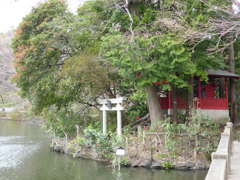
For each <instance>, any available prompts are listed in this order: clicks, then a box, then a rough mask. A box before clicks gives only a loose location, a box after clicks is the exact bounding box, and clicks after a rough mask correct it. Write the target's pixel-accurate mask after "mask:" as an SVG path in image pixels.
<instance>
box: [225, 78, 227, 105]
mask: <svg viewBox="0 0 240 180" xmlns="http://www.w3.org/2000/svg"><path fill="white" fill-rule="evenodd" d="M225 93H226V94H225V98H226V108H227V109H228V84H227V77H225Z"/></svg>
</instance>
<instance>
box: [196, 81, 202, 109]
mask: <svg viewBox="0 0 240 180" xmlns="http://www.w3.org/2000/svg"><path fill="white" fill-rule="evenodd" d="M198 98H199V103H198V106H197V107H198V108H201V79H200V77H198Z"/></svg>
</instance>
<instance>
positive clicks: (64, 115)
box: [44, 109, 79, 137]
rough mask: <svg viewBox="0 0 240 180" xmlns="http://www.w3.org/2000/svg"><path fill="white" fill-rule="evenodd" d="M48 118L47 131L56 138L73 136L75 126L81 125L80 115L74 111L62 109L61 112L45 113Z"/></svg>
mask: <svg viewBox="0 0 240 180" xmlns="http://www.w3.org/2000/svg"><path fill="white" fill-rule="evenodd" d="M44 113H45V116H46V117H47V118H48V121H47V123H46V124H45V127H46V129H47V130H48V132H50V133H51V134H52V135H54V136H58V137H66V135H67V136H73V135H74V133H75V130H76V128H75V126H76V125H77V124H78V123H79V115H78V114H75V113H74V112H73V111H72V110H68V109H61V110H60V111H54V110H53V111H45V112H44Z"/></svg>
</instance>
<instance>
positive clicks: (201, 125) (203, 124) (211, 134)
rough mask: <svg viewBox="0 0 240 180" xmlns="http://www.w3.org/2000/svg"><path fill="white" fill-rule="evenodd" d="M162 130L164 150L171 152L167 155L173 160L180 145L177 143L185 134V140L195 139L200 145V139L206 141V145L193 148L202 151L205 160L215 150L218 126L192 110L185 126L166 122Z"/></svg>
mask: <svg viewBox="0 0 240 180" xmlns="http://www.w3.org/2000/svg"><path fill="white" fill-rule="evenodd" d="M163 128H164V129H165V131H166V142H165V149H166V150H167V151H168V152H171V154H170V153H169V154H168V156H169V157H171V158H175V156H176V155H177V147H178V145H179V144H181V142H180V141H179V135H180V134H181V133H182V134H186V138H189V139H192V138H193V137H194V138H195V137H197V141H198V142H197V143H198V144H200V141H201V139H207V140H208V143H207V144H204V145H201V146H197V147H195V148H196V149H195V150H197V151H199V150H202V151H204V152H205V155H206V158H207V159H209V158H210V154H211V152H213V151H214V150H215V149H216V147H217V144H218V138H217V137H218V133H219V125H218V124H216V123H214V122H213V120H211V119H210V118H208V117H204V116H202V115H200V114H198V113H197V112H196V111H195V110H193V112H192V115H191V118H190V119H189V122H188V123H187V124H177V123H175V122H173V123H170V122H169V120H166V121H165V122H164V123H163ZM212 139H215V140H212ZM195 143H196V142H195Z"/></svg>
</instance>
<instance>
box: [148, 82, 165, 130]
mask: <svg viewBox="0 0 240 180" xmlns="http://www.w3.org/2000/svg"><path fill="white" fill-rule="evenodd" d="M146 92H147V94H148V98H147V103H148V109H149V115H150V119H151V127H158V126H159V125H160V124H161V120H164V116H163V112H162V109H161V106H160V102H159V97H158V94H157V89H156V87H155V85H153V86H149V87H146ZM158 128H160V129H161V127H160V126H159V127H158Z"/></svg>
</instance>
